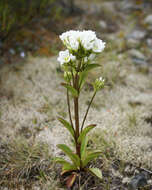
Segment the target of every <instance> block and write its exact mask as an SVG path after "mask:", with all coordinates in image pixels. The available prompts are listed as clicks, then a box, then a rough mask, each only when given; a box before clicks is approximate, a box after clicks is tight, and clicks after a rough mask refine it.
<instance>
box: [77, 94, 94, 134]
mask: <svg viewBox="0 0 152 190" xmlns="http://www.w3.org/2000/svg"><path fill="white" fill-rule="evenodd" d="M96 93H97V92H96V91H95V92H94V94H93V96H92V98H91V101H90V103H89V105H88V108H87V110H86V113H85V116H84V119H83V121H82V125H81V131H82V130H83V127H84V123H85V120H86V118H87V115H88V112H89V109H90V106H91V104H92V102H93V99H94V97H95V95H96Z"/></svg>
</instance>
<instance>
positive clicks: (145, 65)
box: [132, 58, 149, 69]
mask: <svg viewBox="0 0 152 190" xmlns="http://www.w3.org/2000/svg"><path fill="white" fill-rule="evenodd" d="M132 61H133V63H134V64H136V65H138V66H140V68H143V69H144V68H145V69H148V67H149V64H148V63H147V62H146V61H145V60H144V59H138V58H132Z"/></svg>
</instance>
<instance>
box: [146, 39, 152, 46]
mask: <svg viewBox="0 0 152 190" xmlns="http://www.w3.org/2000/svg"><path fill="white" fill-rule="evenodd" d="M146 42H147V45H148V47H149V48H152V39H151V38H148V39H147V40H146Z"/></svg>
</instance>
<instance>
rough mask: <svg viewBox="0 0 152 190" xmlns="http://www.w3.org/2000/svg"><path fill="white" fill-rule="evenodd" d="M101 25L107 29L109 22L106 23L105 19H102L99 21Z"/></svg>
mask: <svg viewBox="0 0 152 190" xmlns="http://www.w3.org/2000/svg"><path fill="white" fill-rule="evenodd" d="M99 26H100V27H101V28H103V29H106V28H107V23H106V22H105V21H103V20H100V21H99Z"/></svg>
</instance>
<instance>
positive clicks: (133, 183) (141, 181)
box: [128, 173, 147, 190]
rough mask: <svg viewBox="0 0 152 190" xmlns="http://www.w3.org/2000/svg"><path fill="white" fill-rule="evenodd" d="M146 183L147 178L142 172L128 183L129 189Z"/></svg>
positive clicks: (134, 189) (135, 188)
mask: <svg viewBox="0 0 152 190" xmlns="http://www.w3.org/2000/svg"><path fill="white" fill-rule="evenodd" d="M145 185H147V179H146V177H145V174H144V173H140V174H137V175H136V176H135V177H133V178H132V180H131V181H130V183H129V186H128V187H129V189H130V190H137V189H138V188H140V187H144V186H145Z"/></svg>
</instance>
